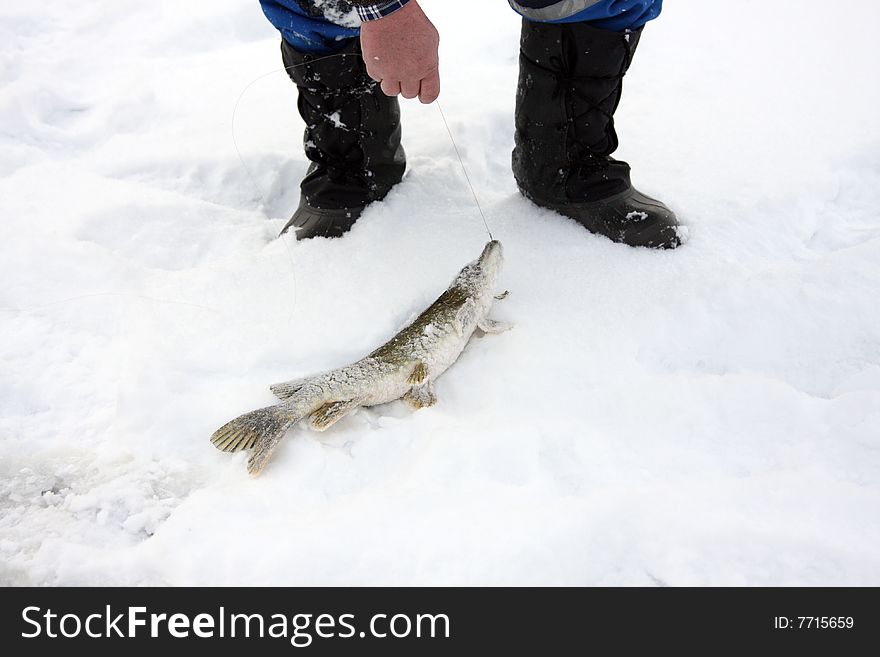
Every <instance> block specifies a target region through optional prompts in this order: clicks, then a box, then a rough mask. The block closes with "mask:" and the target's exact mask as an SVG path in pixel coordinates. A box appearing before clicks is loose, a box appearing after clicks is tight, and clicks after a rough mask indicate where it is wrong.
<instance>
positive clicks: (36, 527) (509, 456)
mask: <svg viewBox="0 0 880 657" xmlns="http://www.w3.org/2000/svg"><path fill="white" fill-rule="evenodd" d="M424 5H425V7H426V11H427V12H428V13H429V15H430V16H431V17H432V18H433V19H434V20H435V22H436V23H437V25H438V28H439V29H440V32H441V35H442V44H441V48H442V53H441V55H442V75H443V93H442V95H441V103H442V106H443V109H444V112H445V113H446V116H447V118H448V119H449V121H450V124H451V127H452V129H453V131H454V134H455V136H456V139H457V142H458V146H459V148H460V149H461V151H462V156H463V158H464V160H465V162H466V163H467V166H468V167H469V172H470V176H471V179H472V180H473V181H474V185H475V187H476V189H477V193H478V194H479V197H480V199H481V201H482V203H483V206H484V209H485V213H486V217H487V220H488V222H489V225H490V226H491V228H492V230H493V232H494V234H495V236H496V237H497V238H499V239H500V240H501V241H502V242H503V244H504V246H505V252H506V264H505V268H504V270H503V272H502V288H501V289H505V288H506V289H509V290H510V291H511V295H510V297H509V299H507V300H505V301H502V302H499V303H498V304H497V308H496V310H495V316H496V318H497V319H499V320H504V321H512V322H515V323H516V328H515V329H514V330H513V331H510V332H508V333H505V334H503V335H500V336H487V337H485V338H480V339H475V340H474V341H473V342H472V343H471V344H470V345H469V347H468V349H467V350H466V352H465V353H464V355H463V356H462V358H461V359H460V360H459V362H458V363H457V364H456V365H455V366H453V367H452V368H451V369H450V370H449V371H448V372H447V373H446V374H445V375H444V376H443V377H442V378H441V379H440V380H439V381H438V385H437V394H438V397H439V403H438V404H437V406H435V407H433V408H430V409H425V410H422V411H419V412H417V413H410V412H409V411H408V410H407V409H406V408H405V407H404V406H403V404H402V403H400V402H396V403H394V404H390V405H387V406H384V407H379V408H377V409H372V410H362V411H359V412H358V413H356V414H355V415H354V416H352V417H350V418H347V419H345V420H344V421H342V422H341V423H340V424H339V425H337V426H335V427H334V428H333V429H331V430H330V431H328V432H326V433H325V434H316V433H311V432H309V431H308V430H306V429H304V428H298V429H295V430H294V431H293V432H292V433H291V434H290V435H289V436H288V437H287V438H286V440H285V443H284V444H283V445H282V447H281V448H280V450H279V452H278V453H277V456H276V457H275V459H274V460H273V462H272V463H271V464H270V466H269V467H268V468H267V470H266V472H265V473H264V474H263V476H262V477H260V478H259V479H250V478H249V477H248V476H247V475H246V474H245V467H244V461H245V458H246V456H245V455H244V454H236V455H229V454H224V453H221V452H219V451H217V450H215V449H214V448H213V447H212V446H211V445H210V443H209V442H208V438H209V436H210V435H211V432H212V431H213V430H214V429H216V428H217V427H219V426H220V425H221V424H223V423H224V422H226V421H227V420H229V419H230V418H232V417H234V416H235V415H237V414H239V413H242V412H245V411H248V410H251V409H253V408H256V407H258V406H262V405H266V404H269V403H271V402H272V400H273V397H272V395H271V393H270V392H269V390H268V385H269V384H270V383H273V382H275V381H280V380H284V379H288V378H293V377H296V376H301V375H306V374H309V373H311V372H314V371H318V370H323V369H327V368H330V367H334V366H338V365H342V364H344V363H346V362H350V361H353V360H355V359H357V358H359V357H360V356H362V355H364V354H365V353H367V352H369V351H370V350H372V349H374V348H375V347H376V346H378V345H379V344H381V343H382V342H383V341H384V340H386V339H387V338H388V337H389V336H390V335H392V334H393V333H394V332H395V331H396V330H397V329H399V328H400V327H401V326H402V325H403V324H404V323H405V322H406V321H407V319H409V318H411V317H412V316H413V314H414V313H416V312H418V311H420V310H421V309H422V308H424V307H425V306H426V305H427V304H428V303H429V302H430V301H432V300H433V299H434V298H435V297H436V296H437V295H438V294H439V293H440V292H441V291H442V290H443V289H444V288H445V286H446V285H447V284H448V283H449V281H450V280H451V278H452V277H453V276H454V274H455V273H456V272H457V271H458V269H459V268H460V267H461V266H462V265H463V264H464V263H465V262H467V261H469V260H471V259H473V258H475V257H476V256H477V255H478V254H479V252H480V250H481V248H482V246H483V244H484V242H485V241H486V233H485V230H484V228H483V225H482V222H481V220H480V218H479V214H478V213H477V212H476V211H475V209H474V205H473V200H472V197H471V193H470V191H469V189H468V188H467V186H466V183H465V181H464V177H463V175H462V172H461V168H460V166H459V164H458V161H457V159H456V157H455V154H454V151H453V148H452V145H451V143H450V141H449V138H448V136H447V134H446V131H445V128H444V127H443V123H442V120H441V118H440V115H439V113H438V111H437V108H436V107H432V106H422V105H420V104H418V103H417V102H405V103H404V104H403V115H404V116H403V119H404V138H405V144H406V148H407V151H408V154H409V173H408V175H407V177H406V179H405V180H404V182H403V183H402V184H401V185H400V186H399V187H398V188H397V189H395V190H394V191H393V192H392V193H391V195H390V196H389V197H388V199H387V200H386V202H385V203H383V204H380V205H377V206H374V207H372V208H371V209H370V210H369V211H368V212H366V214H365V215H364V216H363V218H362V219H361V220H360V221H359V222H358V224H357V225H356V227H355V228H354V230H353V231H352V232H351V233H350V234H349V235H348V236H346V237H345V238H344V239H340V240H323V239H319V240H311V241H308V242H304V243H296V242H295V240H293V238H291V237H288V238H285V239H281V240H276V239H273V238H274V236H275V235H276V234H277V233H278V231H279V230H280V228H281V227H282V225H283V224H284V222H285V220H286V218H287V217H288V216H289V213H290V211H291V209H292V208H293V207H294V205H295V203H296V199H297V197H298V190H297V183H298V181H299V178H300V177H301V175H302V174H303V172H304V170H305V168H306V161H305V159H304V157H303V155H302V150H301V143H300V141H301V135H302V124H301V121H300V119H299V117H298V116H297V114H296V111H295V90H294V87H293V85H292V84H291V83H290V81H289V80H288V79H287V77H286V75H285V74H284V73H283V72H278V69H279V68H280V66H281V63H280V55H279V52H278V38H277V36H276V34H275V32H274V31H273V29H272V28H271V26H270V25H269V24H268V23H267V22H266V21H265V19H264V18H263V16H262V14H261V12H260V9H259V6H258V4H257V2H256V1H255V0H189V1H188V2H187V3H184V4H181V3H179V2H176V1H175V2H172V1H171V0H156V1H155V2H151V3H118V2H111V1H110V0H88V1H87V2H86V1H85V0H71V1H70V2H64V3H52V5H51V11H47V8H46V7H45V6H44V5H42V4H34V5H31V4H28V3H9V2H7V3H3V5H2V8H0V43H2V46H0V149H2V150H0V213H2V221H0V276H2V280H3V285H2V287H0V514H2V515H0V555H2V560H0V582H2V583H5V584H48V585H59V584H65V585H81V584H175V585H185V584H299V585H311V584H444V585H445V584H526V585H531V584H559V585H566V584H588V585H598V584H603V585H609V584H610V585H643V584H645V585H652V584H657V585H664V584H668V585H689V584H692V585H761V584H765V585H863V584H871V585H880V549H878V548H880V523H878V517H880V514H878V510H880V449H878V448H880V304H878V302H877V299H878V295H877V291H876V290H877V287H878V281H880V112H878V111H877V107H878V106H880V85H878V79H877V75H876V52H875V43H876V39H875V35H874V26H875V25H876V24H877V22H878V20H880V7H878V4H877V3H875V2H873V1H869V0H849V1H844V0H842V1H841V2H839V3H837V4H836V5H835V8H834V10H833V11H822V12H819V11H810V10H805V9H804V8H803V3H801V2H795V1H794V0H785V1H782V0H780V2H775V3H763V2H757V0H752V1H743V2H737V3H723V7H722V6H721V3H710V2H702V1H700V0H679V1H678V2H670V3H667V6H666V10H665V12H664V15H663V17H662V18H661V19H660V20H658V21H657V22H656V23H654V24H652V25H650V26H649V27H648V28H647V30H646V33H645V36H644V38H643V39H642V43H641V46H640V52H639V54H638V56H637V58H636V62H635V64H634V67H633V69H632V71H631V73H630V75H629V76H628V77H627V80H626V93H625V94H624V100H623V104H622V106H621V108H620V111H619V113H618V127H619V132H620V134H621V141H622V146H621V148H620V150H619V152H618V155H619V156H620V157H621V158H623V159H627V160H628V161H630V162H631V164H632V165H633V167H634V180H635V181H636V183H637V184H638V185H639V187H641V188H642V189H643V190H644V191H645V192H647V193H654V194H657V195H658V196H660V197H662V198H663V199H664V200H666V201H668V202H669V203H670V205H671V206H672V207H673V209H674V210H676V212H678V213H679V215H680V216H681V217H682V218H683V219H684V221H685V222H687V224H688V227H689V231H690V241H689V242H688V244H687V245H686V246H685V247H684V248H682V249H680V250H678V251H676V252H654V251H649V250H637V249H630V248H627V247H625V246H620V245H615V244H612V243H611V242H609V241H608V240H606V239H603V238H600V237H596V236H593V235H590V234H589V233H587V232H586V231H584V230H583V229H582V228H580V227H579V226H578V225H576V224H575V223H573V222H572V221H570V220H566V219H564V218H562V217H560V216H558V215H555V214H553V213H550V212H546V211H542V210H539V209H537V208H535V207H534V206H532V205H531V204H530V203H529V202H527V201H526V200H524V199H523V198H521V197H520V196H519V194H518V193H517V191H516V189H515V185H514V183H513V180H512V178H511V175H510V171H509V160H510V150H511V148H512V121H513V98H514V89H515V85H516V73H517V72H516V66H517V38H518V29H519V23H518V19H517V17H516V16H515V15H514V14H513V13H512V12H511V11H510V10H509V9H508V8H507V7H506V6H505V3H504V2H503V1H502V0H497V1H494V2H479V3H474V2H466V0H457V1H452V0H442V1H441V0H425V2H424ZM465 5H466V12H465ZM462 12H465V13H467V14H468V16H469V18H468V20H464V19H462V18H461V16H460V14H461V13H462ZM470 17H472V18H470ZM487 26H491V29H487ZM270 71H276V72H275V73H272V74H270V75H265V74H266V73H269V72H270ZM261 76H263V77H261ZM242 92H244V95H243V96H242V95H241V94H242ZM239 98H240V99H241V102H240V104H239V106H238V112H237V114H236V121H235V138H236V140H237V142H238V144H239V148H240V149H241V152H242V156H243V159H244V162H245V165H246V166H243V165H242V163H241V162H240V161H239V159H238V156H237V155H236V152H235V147H234V143H233V132H232V129H231V128H232V126H231V116H232V110H233V107H234V106H235V104H236V101H238V100H239Z"/></svg>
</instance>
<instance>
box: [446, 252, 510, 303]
mask: <svg viewBox="0 0 880 657" xmlns="http://www.w3.org/2000/svg"><path fill="white" fill-rule="evenodd" d="M502 251H503V250H502V248H501V242H499V241H498V240H492V241H491V242H489V243H488V244H486V246H485V248H483V252H482V253H481V254H480V257H479V258H477V259H476V260H474V261H473V262H471V263H469V264H467V265H466V266H465V268H464V269H462V270H461V272H460V273H459V274H458V276H457V277H456V278H455V280H454V281H453V282H452V285H451V286H450V287H455V288H460V289H462V290H463V291H464V292H465V293H466V294H468V295H469V296H478V297H479V296H483V295H486V294H489V293H492V294H494V292H493V290H494V289H495V281H496V280H497V278H498V274H499V272H500V271H501V264H502V262H503V261H504V257H503V254H502Z"/></svg>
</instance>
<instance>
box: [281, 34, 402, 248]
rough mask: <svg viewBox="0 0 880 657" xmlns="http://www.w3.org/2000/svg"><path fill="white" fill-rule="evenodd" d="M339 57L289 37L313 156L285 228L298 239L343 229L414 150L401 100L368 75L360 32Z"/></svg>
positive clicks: (288, 59) (289, 61)
mask: <svg viewBox="0 0 880 657" xmlns="http://www.w3.org/2000/svg"><path fill="white" fill-rule="evenodd" d="M342 52H343V54H342V55H341V56H339V57H329V58H325V59H321V58H320V57H315V56H314V55H310V54H307V53H301V52H298V51H297V50H295V49H294V48H293V46H291V45H290V44H289V43H287V42H282V45H281V53H282V59H283V61H284V65H285V66H286V67H287V71H288V74H289V75H290V78H291V79H292V80H293V81H294V83H296V86H297V87H298V89H299V101H298V103H297V107H298V109H299V113H300V115H301V116H302V118H303V121H305V124H306V130H305V135H304V137H303V144H304V146H305V152H306V157H308V158H309V159H310V160H311V161H312V164H311V165H310V166H309V169H308V172H307V173H306V176H305V178H304V179H303V181H302V183H301V185H300V188H301V190H302V195H301V198H300V204H299V207H298V208H297V210H296V212H295V213H294V214H293V217H291V219H290V221H289V222H288V223H287V225H286V226H285V227H284V230H282V231H281V232H282V233H284V232H285V231H287V230H288V229H290V228H295V229H296V237H297V239H304V238H307V237H315V236H318V235H321V236H325V237H337V236H339V235H342V234H343V233H344V232H346V231H347V230H348V229H349V228H351V226H352V224H354V222H355V221H356V220H357V219H358V217H359V216H360V214H361V212H362V211H363V209H364V207H366V206H367V205H368V204H370V203H372V202H373V201H378V200H379V199H382V198H384V197H385V195H386V194H387V193H388V192H389V190H390V189H391V188H392V187H393V186H394V185H396V184H397V183H398V182H400V179H401V178H402V177H403V172H404V170H405V169H406V157H405V155H404V151H403V147H402V146H401V144H400V106H399V104H398V102H397V98H394V97H389V96H386V95H385V94H383V93H382V91H381V90H380V89H379V85H378V83H377V82H375V81H374V80H371V79H370V78H369V77H367V75H366V72H365V67H364V61H363V58H362V56H361V50H360V43H359V42H358V40H357V39H354V40H351V41H349V42H348V45H347V46H346V48H345V50H344V51H342Z"/></svg>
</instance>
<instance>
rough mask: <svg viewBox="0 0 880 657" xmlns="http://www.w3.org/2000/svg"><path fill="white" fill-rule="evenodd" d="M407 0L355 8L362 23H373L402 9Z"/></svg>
mask: <svg viewBox="0 0 880 657" xmlns="http://www.w3.org/2000/svg"><path fill="white" fill-rule="evenodd" d="M407 2H409V0H391V1H390V2H388V1H386V2H377V3H375V4H370V5H363V6H360V7H355V9H356V10H357V13H358V16H360V19H361V20H362V21H375V20H378V19H380V18H384V17H385V16H388V15H389V14H393V13H394V12H395V11H397V10H398V9H403V7H404V6H405V5H406V3H407Z"/></svg>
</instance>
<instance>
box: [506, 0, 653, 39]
mask: <svg viewBox="0 0 880 657" xmlns="http://www.w3.org/2000/svg"><path fill="white" fill-rule="evenodd" d="M507 1H508V2H509V3H510V6H511V7H512V8H513V10H514V11H516V12H517V13H518V14H520V15H521V16H522V17H523V18H525V19H527V20H530V21H535V22H539V23H589V24H590V25H592V26H593V27H598V28H600V29H603V30H611V31H613V32H622V31H623V30H637V29H639V28H640V27H642V26H643V25H644V24H645V23H647V22H648V21H650V20H653V19H655V18H657V16H659V15H660V11H661V10H662V8H663V0H562V2H560V0H507Z"/></svg>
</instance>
